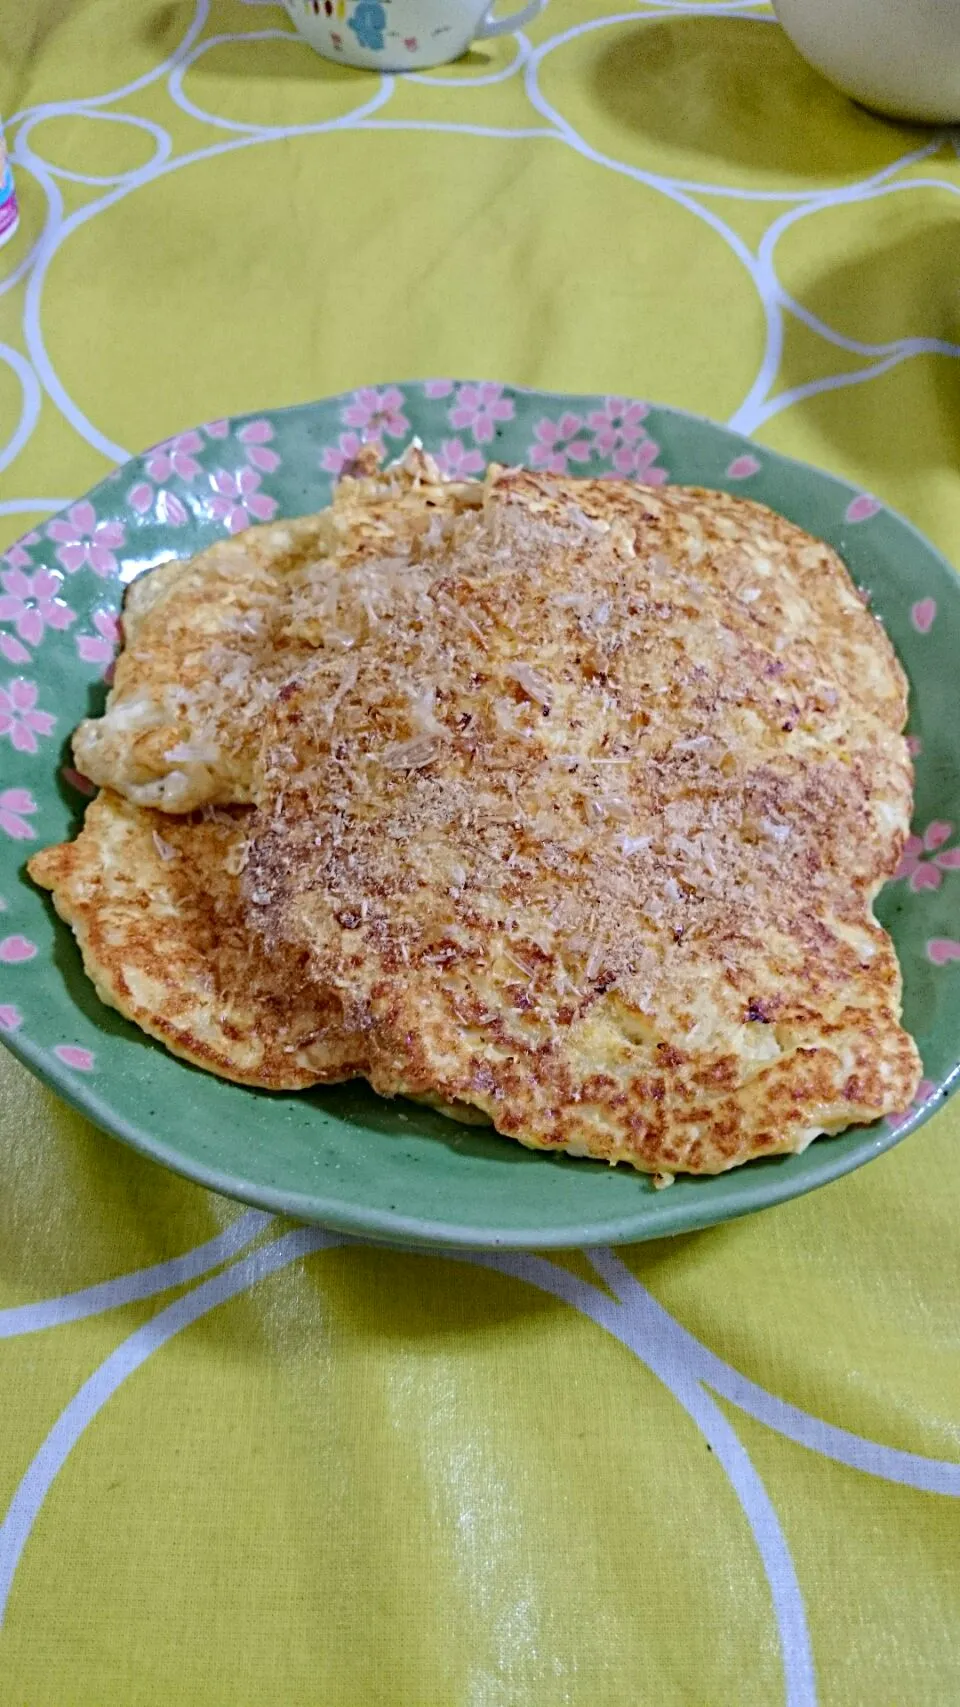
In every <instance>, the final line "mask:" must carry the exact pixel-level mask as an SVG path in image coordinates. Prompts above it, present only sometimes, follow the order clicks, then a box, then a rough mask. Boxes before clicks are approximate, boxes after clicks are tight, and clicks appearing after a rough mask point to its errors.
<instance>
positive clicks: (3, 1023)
mask: <svg viewBox="0 0 960 1707" xmlns="http://www.w3.org/2000/svg"><path fill="white" fill-rule="evenodd" d="M22 1024H23V1015H22V1013H21V1012H20V1009H19V1008H15V1007H14V1005H13V1003H12V1002H0V1031H19V1030H20V1027H21V1026H22Z"/></svg>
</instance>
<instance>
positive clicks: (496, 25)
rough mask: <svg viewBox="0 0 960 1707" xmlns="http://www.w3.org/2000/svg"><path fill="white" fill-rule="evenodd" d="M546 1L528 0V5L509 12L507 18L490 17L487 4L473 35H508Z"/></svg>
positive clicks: (535, 14)
mask: <svg viewBox="0 0 960 1707" xmlns="http://www.w3.org/2000/svg"><path fill="white" fill-rule="evenodd" d="M546 3H547V0H530V4H529V6H524V7H523V8H522V9H521V10H520V11H519V12H511V13H510V16H509V18H491V16H490V12H491V10H492V6H488V7H487V10H486V11H485V12H484V14H483V17H482V18H481V19H480V22H479V24H478V25H477V27H476V29H475V30H474V32H473V33H474V35H475V36H508V35H510V34H511V32H512V31H513V30H519V29H521V28H522V26H523V25H524V24H529V23H530V21H531V19H533V18H536V17H537V16H538V15H539V13H541V12H542V11H543V8H544V6H545V5H546Z"/></svg>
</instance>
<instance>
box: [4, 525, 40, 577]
mask: <svg viewBox="0 0 960 1707" xmlns="http://www.w3.org/2000/svg"><path fill="white" fill-rule="evenodd" d="M39 543H40V535H39V534H38V533H35V532H33V533H25V534H24V536H23V538H22V539H18V540H17V543H16V545H11V547H10V550H9V551H8V552H6V553H5V555H4V559H3V561H4V563H9V565H10V568H11V569H29V567H30V565H31V563H32V562H33V558H32V557H31V556H30V553H29V551H27V550H26V547H27V546H28V545H39Z"/></svg>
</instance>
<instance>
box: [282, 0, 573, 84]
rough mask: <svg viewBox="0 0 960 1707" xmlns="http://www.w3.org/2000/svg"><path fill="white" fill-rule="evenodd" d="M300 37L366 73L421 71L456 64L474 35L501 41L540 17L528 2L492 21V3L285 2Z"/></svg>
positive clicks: (538, 4) (538, 0) (539, 7)
mask: <svg viewBox="0 0 960 1707" xmlns="http://www.w3.org/2000/svg"><path fill="white" fill-rule="evenodd" d="M284 5H285V6H286V8H287V11H288V12H289V14H290V17H291V18H292V19H293V22H294V24H295V25H296V27H297V29H298V30H299V31H300V34H301V35H302V36H303V37H304V39H305V40H306V41H308V42H309V43H310V46H311V47H314V48H316V50H317V52H318V53H322V54H323V57H324V59H333V60H339V61H340V63H341V64H342V65H359V66H361V67H362V68H363V69H364V70H365V71H420V70H422V69H423V68H424V66H427V65H445V64H446V63H447V61H448V60H451V59H459V57H460V55H461V54H462V53H466V51H467V48H468V47H469V46H470V43H471V42H472V41H473V40H474V39H475V38H476V37H478V36H504V35H509V34H510V32H511V31H512V30H518V29H520V28H521V26H522V25H523V24H528V23H529V22H530V20H531V18H535V17H536V16H537V13H538V12H542V11H543V8H544V6H545V5H546V0H530V4H529V5H527V6H524V7H523V8H522V9H521V10H520V11H519V12H512V13H511V14H510V16H509V17H508V18H492V17H491V16H490V13H491V11H492V0H284Z"/></svg>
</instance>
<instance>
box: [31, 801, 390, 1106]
mask: <svg viewBox="0 0 960 1707" xmlns="http://www.w3.org/2000/svg"><path fill="white" fill-rule="evenodd" d="M248 816H249V814H248V813H247V812H245V811H243V810H242V809H237V808H234V809H233V810H232V811H220V812H216V811H208V812H207V813H206V814H205V815H203V816H197V817H194V818H170V817H166V816H164V815H163V814H162V813H159V812H151V811H148V810H146V809H144V808H142V807H138V806H132V805H131V804H130V803H129V801H126V800H123V799H121V797H120V796H119V795H117V794H112V793H110V792H108V791H104V793H102V794H100V795H99V796H98V798H97V799H96V800H94V801H93V802H92V803H91V805H90V806H89V807H88V808H87V815H86V819H85V821H84V826H83V829H82V830H81V832H80V834H79V836H78V837H77V839H76V841H74V842H68V843H64V844H63V845H61V846H59V847H52V848H45V849H44V851H43V852H42V853H38V854H34V856H33V858H32V859H31V860H30V862H29V865H28V868H27V869H28V870H29V872H30V875H31V877H32V878H33V879H34V882H36V883H39V884H41V885H42V887H43V888H45V889H50V890H52V891H53V899H54V903H55V905H56V908H57V911H58V913H59V914H60V916H61V918H63V919H65V920H66V922H67V924H68V925H69V926H70V927H71V929H72V931H73V933H74V935H75V937H76V939H77V942H78V943H79V945H80V951H81V953H82V955H83V964H84V967H85V969H86V972H87V974H88V976H89V977H90V978H91V979H92V980H93V983H94V985H95V986H96V990H97V994H98V995H99V996H100V999H101V1001H104V1002H106V1003H107V1004H108V1006H110V1007H113V1008H118V1009H119V1010H120V1012H121V1013H122V1014H125V1015H126V1017H127V1019H131V1020H133V1021H134V1023H135V1024H136V1025H139V1026H140V1027H141V1029H142V1030H143V1031H146V1032H148V1033H149V1035H150V1036H151V1037H156V1038H159V1040H160V1041H161V1043H165V1044H166V1046H167V1048H168V1049H170V1050H172V1051H173V1053H174V1054H175V1055H180V1056H182V1057H183V1058H184V1059H185V1060H187V1061H192V1062H193V1063H194V1065H195V1066H198V1067H206V1068H207V1069H208V1070H209V1071H210V1072H213V1073H218V1074H220V1075H221V1077H223V1078H226V1079H236V1080H237V1081H238V1082H239V1083H240V1084H244V1085H258V1086H261V1087H262V1088H263V1089H265V1090H300V1089H302V1088H303V1087H305V1086H307V1085H312V1084H315V1083H316V1082H317V1081H318V1080H321V1079H323V1080H330V1079H338V1078H349V1077H351V1076H352V1075H353V1074H354V1073H355V1072H356V1071H357V1067H356V1065H355V1064H354V1063H353V1062H351V1058H350V1049H349V1044H346V1045H345V1043H344V1039H343V1036H342V1033H341V1032H340V1030H339V1028H338V1025H337V1018H338V1007H337V1004H336V1003H335V1002H334V1001H331V999H330V997H329V996H325V995H324V994H323V993H322V992H320V991H318V989H317V988H316V986H315V985H314V984H313V983H312V982H311V981H310V979H309V977H308V975H307V972H306V968H305V960H306V956H305V955H304V954H302V953H301V954H298V953H297V952H296V951H295V950H287V951H280V952H279V953H278V954H276V955H271V956H269V957H268V956H265V955H264V954H263V952H262V950H261V949H260V947H259V945H258V944H257V943H256V942H254V941H253V940H252V939H251V935H250V932H249V930H248V928H247V924H246V919H245V916H244V911H243V907H242V905H241V900H240V884H239V876H238V873H239V870H240V862H241V860H242V859H243V855H244V842H245V835H246V831H247V828H248V824H247V819H248Z"/></svg>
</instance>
